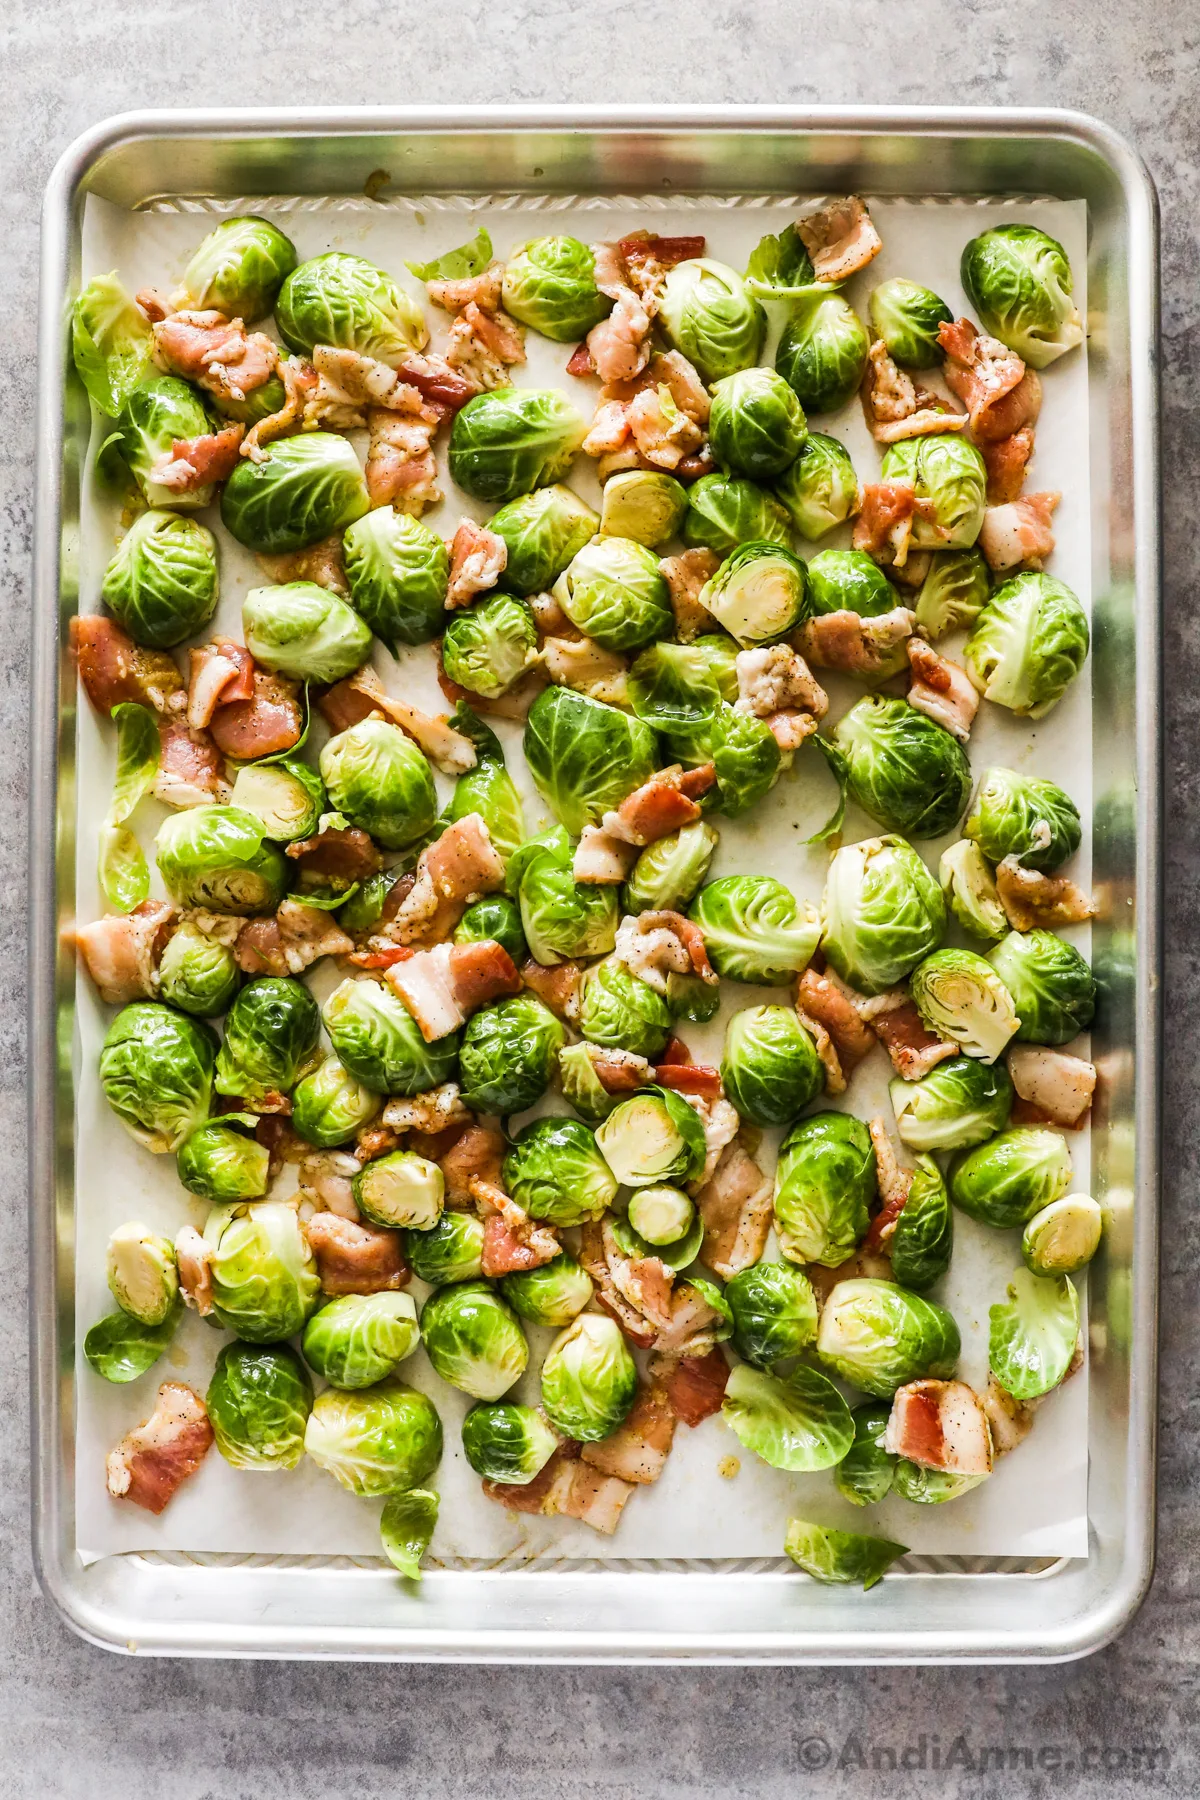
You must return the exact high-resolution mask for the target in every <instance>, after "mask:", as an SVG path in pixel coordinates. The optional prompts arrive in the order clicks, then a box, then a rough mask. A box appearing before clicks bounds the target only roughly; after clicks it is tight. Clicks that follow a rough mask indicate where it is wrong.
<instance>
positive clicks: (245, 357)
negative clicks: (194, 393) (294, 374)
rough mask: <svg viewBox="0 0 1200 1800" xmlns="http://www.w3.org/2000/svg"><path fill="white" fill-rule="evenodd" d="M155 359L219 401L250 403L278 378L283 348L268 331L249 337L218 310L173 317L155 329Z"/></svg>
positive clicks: (240, 325) (236, 322) (255, 332)
mask: <svg viewBox="0 0 1200 1800" xmlns="http://www.w3.org/2000/svg"><path fill="white" fill-rule="evenodd" d="M154 355H155V360H156V361H157V363H158V364H159V367H160V368H163V369H165V370H166V371H167V373H168V374H169V375H181V376H183V378H184V379H185V380H187V381H194V382H195V383H196V385H197V387H201V388H204V389H206V390H207V392H208V393H210V394H215V395H216V397H217V399H218V400H236V401H240V400H245V399H246V398H247V397H248V395H250V394H253V393H256V392H257V390H258V389H259V388H260V387H264V386H265V385H266V383H267V382H268V381H269V380H270V379H271V376H272V375H273V374H274V373H275V365H276V363H277V362H278V360H279V346H278V344H276V343H275V342H274V341H273V339H271V338H269V337H268V336H267V335H266V333H265V332H262V331H253V332H251V333H249V335H247V332H246V328H245V326H244V325H243V324H242V321H241V320H240V319H227V318H226V316H225V314H224V313H221V312H216V311H204V312H200V311H184V312H177V313H173V314H172V315H171V316H170V317H169V318H166V319H163V320H161V321H160V322H158V323H157V324H155V326H154Z"/></svg>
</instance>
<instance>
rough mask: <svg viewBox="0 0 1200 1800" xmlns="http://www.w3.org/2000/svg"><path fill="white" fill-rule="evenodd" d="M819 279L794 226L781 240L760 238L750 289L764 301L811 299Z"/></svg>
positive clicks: (748, 268)
mask: <svg viewBox="0 0 1200 1800" xmlns="http://www.w3.org/2000/svg"><path fill="white" fill-rule="evenodd" d="M815 281H816V276H815V275H814V274H813V266H812V262H811V261H810V259H809V254H808V251H807V250H806V249H805V248H804V239H803V238H802V237H801V236H800V232H799V230H798V228H797V226H796V225H795V224H794V223H793V224H791V225H785V226H784V228H783V230H782V231H781V232H780V233H779V235H778V236H774V235H770V236H767V237H764V238H760V239H759V241H758V243H757V244H756V246H755V248H754V250H753V251H752V252H751V255H750V261H749V262H748V263H747V264H746V286H747V287H748V288H749V289H750V292H751V293H752V294H755V295H757V296H758V297H759V298H760V299H762V300H780V301H789V302H790V301H793V300H797V299H804V298H806V297H807V295H808V293H809V290H810V289H811V288H812V286H813V284H814V282H815Z"/></svg>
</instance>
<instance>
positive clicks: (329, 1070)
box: [292, 1056, 382, 1150]
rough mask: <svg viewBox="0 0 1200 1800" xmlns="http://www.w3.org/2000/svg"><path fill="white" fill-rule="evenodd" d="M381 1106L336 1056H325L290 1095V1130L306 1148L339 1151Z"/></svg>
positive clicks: (377, 1096) (368, 1089)
mask: <svg viewBox="0 0 1200 1800" xmlns="http://www.w3.org/2000/svg"><path fill="white" fill-rule="evenodd" d="M381 1104H382V1102H381V1101H380V1098H379V1095H378V1094H376V1093H374V1092H372V1090H371V1089H370V1088H368V1087H364V1086H363V1084H362V1082H361V1081H356V1080H355V1079H354V1076H353V1075H351V1073H350V1071H349V1070H348V1069H343V1067H342V1065H341V1063H340V1062H339V1061H338V1059H337V1057H336V1056H327V1057H326V1058H325V1061H324V1062H323V1063H322V1064H321V1065H320V1067H319V1068H316V1069H314V1070H313V1072H312V1074H311V1075H306V1076H305V1077H304V1079H303V1080H302V1081H299V1082H297V1084H296V1086H295V1088H294V1090H293V1092H292V1128H293V1130H294V1131H295V1132H296V1133H297V1135H298V1136H299V1137H302V1138H303V1139H304V1141H305V1143H306V1144H315V1145H316V1146H317V1148H318V1149H319V1150H339V1149H340V1148H341V1146H342V1145H343V1144H349V1143H350V1142H351V1141H352V1140H353V1139H354V1138H355V1137H356V1136H357V1134H358V1133H359V1132H360V1131H361V1130H362V1128H363V1126H364V1125H369V1124H370V1123H371V1120H372V1119H373V1118H374V1117H375V1115H376V1113H377V1112H378V1111H379V1108H380V1106H381Z"/></svg>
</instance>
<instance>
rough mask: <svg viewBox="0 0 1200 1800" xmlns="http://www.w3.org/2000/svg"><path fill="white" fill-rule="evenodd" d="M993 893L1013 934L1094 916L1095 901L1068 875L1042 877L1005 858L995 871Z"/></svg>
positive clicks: (1038, 873)
mask: <svg viewBox="0 0 1200 1800" xmlns="http://www.w3.org/2000/svg"><path fill="white" fill-rule="evenodd" d="M996 892H997V893H998V894H999V896H1000V904H1001V906H1002V907H1003V908H1004V911H1005V914H1006V916H1007V918H1008V922H1009V924H1010V925H1011V926H1012V928H1013V930H1014V931H1033V930H1034V929H1035V928H1037V927H1039V926H1041V927H1045V928H1053V927H1054V926H1056V925H1078V924H1079V923H1080V922H1081V921H1082V920H1084V919H1090V918H1092V917H1093V916H1094V915H1095V911H1096V905H1095V902H1094V901H1093V900H1092V899H1090V898H1089V896H1088V895H1087V894H1085V893H1084V891H1083V889H1082V888H1081V887H1078V886H1077V885H1076V884H1075V882H1073V881H1072V880H1071V879H1070V877H1069V876H1066V875H1043V874H1042V873H1041V872H1040V871H1039V870H1037V869H1026V868H1024V867H1023V866H1022V864H1021V863H1020V862H1019V860H1018V859H1017V858H1016V857H1015V856H1006V857H1005V858H1004V861H1003V862H1002V863H1000V864H999V865H998V866H997V869H996Z"/></svg>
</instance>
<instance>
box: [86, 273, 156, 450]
mask: <svg viewBox="0 0 1200 1800" xmlns="http://www.w3.org/2000/svg"><path fill="white" fill-rule="evenodd" d="M71 354H72V356H73V358H74V361H75V369H76V372H77V373H78V375H79V379H80V380H81V381H82V383H83V385H84V387H85V388H86V389H87V391H88V394H89V396H90V397H91V399H92V400H93V401H94V402H95V403H96V405H97V406H98V407H99V408H100V411H101V412H102V413H105V414H107V416H108V417H109V418H110V419H115V418H117V417H118V415H119V414H120V411H121V408H122V407H123V406H124V404H125V402H126V400H127V399H128V398H129V396H130V394H131V393H132V392H133V390H134V388H135V387H137V386H138V384H139V383H140V382H142V381H144V380H145V378H146V377H147V376H148V375H150V374H151V373H152V371H153V367H154V335H153V333H152V332H151V330H150V327H149V325H148V324H147V323H146V320H145V318H144V317H143V315H142V314H141V313H140V312H139V311H138V309H137V307H136V306H135V305H134V304H133V301H132V300H131V299H130V297H129V295H128V294H127V293H126V291H125V289H124V288H123V287H122V285H121V283H120V282H119V281H118V280H117V277H116V275H115V274H113V275H97V276H96V277H95V279H94V280H92V281H89V282H88V284H87V286H86V287H85V288H84V289H82V291H81V292H80V294H79V297H78V298H77V300H76V301H75V304H74V306H73V307H72V309H71Z"/></svg>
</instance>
